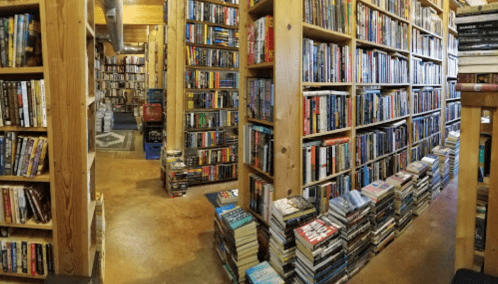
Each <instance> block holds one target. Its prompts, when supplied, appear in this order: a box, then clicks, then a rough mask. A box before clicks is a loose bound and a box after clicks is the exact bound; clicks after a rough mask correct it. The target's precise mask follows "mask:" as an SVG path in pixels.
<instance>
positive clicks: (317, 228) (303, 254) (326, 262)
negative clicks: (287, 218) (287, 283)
mask: <svg viewBox="0 0 498 284" xmlns="http://www.w3.org/2000/svg"><path fill="white" fill-rule="evenodd" d="M294 235H295V237H296V245H297V250H296V258H295V259H294V266H295V267H296V277H295V278H294V281H295V282H294V283H298V284H308V283H323V282H327V283H337V282H338V281H341V280H346V279H347V272H346V258H345V254H344V250H343V247H342V241H341V237H340V226H339V225H337V224H334V223H332V221H331V220H330V219H329V218H328V217H326V216H325V215H324V216H322V217H320V218H319V219H315V220H313V221H311V222H309V223H308V224H306V225H304V226H301V227H299V228H297V229H296V230H294Z"/></svg>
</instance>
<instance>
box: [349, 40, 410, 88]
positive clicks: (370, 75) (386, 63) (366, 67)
mask: <svg viewBox="0 0 498 284" xmlns="http://www.w3.org/2000/svg"><path fill="white" fill-rule="evenodd" d="M355 69H356V82H357V83H382V84H400V83H408V78H409V77H408V59H407V58H406V57H405V56H403V55H401V54H399V53H397V52H395V53H392V54H389V53H387V52H384V51H382V50H377V49H373V50H366V49H361V48H357V49H356V67H355Z"/></svg>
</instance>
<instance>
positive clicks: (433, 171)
mask: <svg viewBox="0 0 498 284" xmlns="http://www.w3.org/2000/svg"><path fill="white" fill-rule="evenodd" d="M421 162H422V163H424V164H426V165H427V166H428V167H429V168H428V170H427V175H428V176H429V189H430V191H431V198H430V200H429V202H432V201H434V200H436V198H437V197H438V196H439V193H441V191H440V190H439V185H440V184H441V175H440V173H439V158H438V157H437V156H435V155H433V154H428V155H426V156H425V157H423V158H422V160H421Z"/></svg>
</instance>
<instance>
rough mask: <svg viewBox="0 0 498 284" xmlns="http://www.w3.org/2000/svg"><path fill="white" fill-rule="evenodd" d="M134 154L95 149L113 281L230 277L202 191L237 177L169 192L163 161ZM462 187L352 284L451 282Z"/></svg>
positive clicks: (138, 152) (446, 196) (118, 283)
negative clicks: (218, 250) (179, 192)
mask: <svg viewBox="0 0 498 284" xmlns="http://www.w3.org/2000/svg"><path fill="white" fill-rule="evenodd" d="M136 143H137V144H136V149H137V150H136V151H135V152H123V153H103V152H99V153H98V154H97V190H98V191H102V192H104V197H105V206H106V207H105V210H106V212H105V215H106V224H107V227H106V236H105V238H106V248H105V250H106V252H105V254H106V256H105V257H106V271H105V280H106V283H110V284H142V283H148V284H154V283H196V284H197V283H212V284H218V283H227V282H228V281H227V279H226V276H225V274H224V271H223V270H222V268H221V263H220V261H219V259H218V256H217V254H216V252H215V250H214V249H213V244H212V243H213V214H214V208H213V206H212V205H211V204H210V203H209V201H208V200H207V199H206V198H205V197H204V193H207V192H213V191H218V190H221V189H226V188H235V187H237V183H236V182H232V183H226V184H216V185H211V186H204V187H196V188H193V189H191V190H190V191H189V193H188V194H187V197H183V198H175V199H171V198H169V197H168V196H167V195H166V193H165V192H164V191H163V189H162V188H161V184H160V181H159V162H158V161H147V160H145V159H144V153H143V152H142V151H141V144H140V142H139V138H137V142H136ZM455 227H456V186H455V183H453V185H452V186H451V187H448V188H447V189H446V190H444V192H443V193H442V194H441V196H440V197H439V198H438V199H437V200H436V201H435V202H434V203H433V204H432V205H431V206H430V208H429V209H428V210H427V211H425V212H424V214H423V215H422V216H421V217H418V218H417V219H416V220H415V221H414V222H413V223H412V225H411V227H410V228H409V229H408V230H407V231H406V232H405V233H404V234H403V235H402V236H401V237H400V238H399V239H397V240H395V241H394V242H393V243H392V244H391V245H390V246H389V247H387V248H386V249H385V250H384V251H383V252H382V253H381V254H380V255H378V256H377V257H375V258H374V259H372V260H371V261H370V263H369V264H368V265H367V266H366V267H365V268H364V269H363V270H362V271H360V272H359V273H358V274H357V275H356V276H355V277H353V279H351V280H350V282H349V283H351V284H357V283H398V284H404V283H406V284H408V283H410V284H411V283H413V284H415V283H416V284H419V283H431V284H432V283H441V284H443V283H444V284H447V283H450V281H451V278H452V275H453V261H454V245H455Z"/></svg>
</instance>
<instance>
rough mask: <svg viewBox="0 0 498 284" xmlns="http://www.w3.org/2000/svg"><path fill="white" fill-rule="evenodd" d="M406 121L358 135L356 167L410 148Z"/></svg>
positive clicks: (361, 132) (360, 132)
mask: <svg viewBox="0 0 498 284" xmlns="http://www.w3.org/2000/svg"><path fill="white" fill-rule="evenodd" d="M408 135H409V134H408V126H407V124H406V120H402V121H399V122H396V123H392V124H388V125H385V126H384V127H377V128H374V129H371V130H366V131H358V132H357V133H356V155H355V157H356V159H355V160H356V166H357V167H358V166H361V165H363V164H365V163H368V162H371V161H374V160H376V159H378V158H379V157H382V156H385V155H388V154H390V153H393V152H395V151H398V150H399V149H402V148H404V147H406V146H408Z"/></svg>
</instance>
